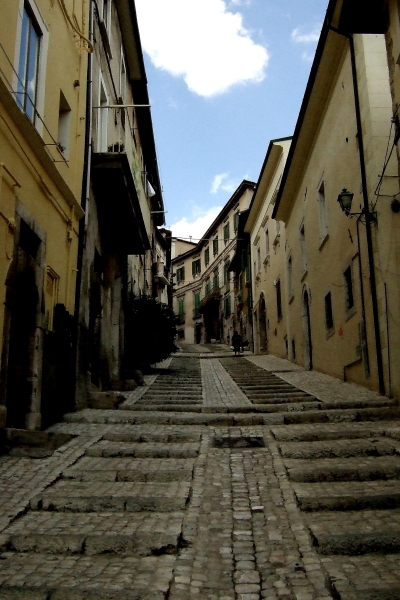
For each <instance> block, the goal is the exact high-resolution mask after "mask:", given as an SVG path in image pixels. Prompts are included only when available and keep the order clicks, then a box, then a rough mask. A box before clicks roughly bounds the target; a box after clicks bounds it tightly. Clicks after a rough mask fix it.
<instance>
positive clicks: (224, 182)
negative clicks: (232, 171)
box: [210, 173, 238, 194]
mask: <svg viewBox="0 0 400 600" xmlns="http://www.w3.org/2000/svg"><path fill="white" fill-rule="evenodd" d="M228 177H229V173H219V174H218V175H216V176H215V177H214V179H213V182H212V184H211V189H210V194H216V193H217V192H219V190H223V191H224V192H234V191H235V190H236V188H237V186H238V184H237V183H236V182H235V181H234V180H233V179H228Z"/></svg>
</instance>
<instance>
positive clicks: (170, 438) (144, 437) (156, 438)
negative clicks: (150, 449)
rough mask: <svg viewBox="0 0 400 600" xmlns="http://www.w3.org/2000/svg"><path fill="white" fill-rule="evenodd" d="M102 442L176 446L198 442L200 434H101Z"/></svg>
mask: <svg viewBox="0 0 400 600" xmlns="http://www.w3.org/2000/svg"><path fill="white" fill-rule="evenodd" d="M103 440H108V441H110V442H136V443H143V442H147V443H155V442H162V443H164V444H177V443H182V442H200V440H201V434H200V433H195V432H191V431H189V432H187V433H183V432H181V431H179V432H174V433H169V432H168V431H166V432H165V433H153V432H131V431H129V432H123V433H111V432H105V433H103Z"/></svg>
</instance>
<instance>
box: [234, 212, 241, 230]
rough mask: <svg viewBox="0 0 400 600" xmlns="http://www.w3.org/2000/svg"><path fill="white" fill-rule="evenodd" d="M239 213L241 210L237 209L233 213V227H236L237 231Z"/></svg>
mask: <svg viewBox="0 0 400 600" xmlns="http://www.w3.org/2000/svg"><path fill="white" fill-rule="evenodd" d="M239 214H240V213H239V211H237V212H235V213H234V215H233V229H234V231H235V233H236V232H237V230H238V227H239Z"/></svg>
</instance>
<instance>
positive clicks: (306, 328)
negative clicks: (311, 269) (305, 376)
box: [302, 290, 313, 371]
mask: <svg viewBox="0 0 400 600" xmlns="http://www.w3.org/2000/svg"><path fill="white" fill-rule="evenodd" d="M302 320H303V335H304V368H305V369H306V370H307V371H311V369H312V368H313V353H312V338H311V317H310V295H309V292H308V290H304V292H303V314H302Z"/></svg>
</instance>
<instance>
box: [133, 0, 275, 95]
mask: <svg viewBox="0 0 400 600" xmlns="http://www.w3.org/2000/svg"><path fill="white" fill-rule="evenodd" d="M246 1H247V0H246ZM136 8H137V12H138V20H139V26H140V34H141V40H142V44H143V48H144V50H145V52H147V54H148V55H149V56H150V58H151V60H152V62H153V63H154V65H155V66H156V67H157V68H159V69H163V70H164V71H167V72H168V73H170V74H171V75H174V76H176V77H183V79H184V80H185V82H186V84H187V86H188V88H189V90H190V91H192V92H194V93H196V94H198V95H200V96H204V97H210V96H214V95H217V94H222V93H224V92H226V91H227V90H229V89H230V88H231V87H232V86H233V85H235V84H239V83H248V82H260V81H262V80H263V79H264V77H265V69H266V66H267V64H268V59H269V57H268V53H267V50H266V49H265V48H264V47H263V46H261V45H259V44H256V43H255V42H254V41H253V40H252V39H251V37H250V33H249V32H248V31H247V30H246V29H245V28H244V26H243V19H242V15H240V14H239V13H237V12H236V13H233V12H230V11H229V10H228V9H227V4H226V1H225V0H190V1H189V0H168V2H167V1H166V0H136Z"/></svg>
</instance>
